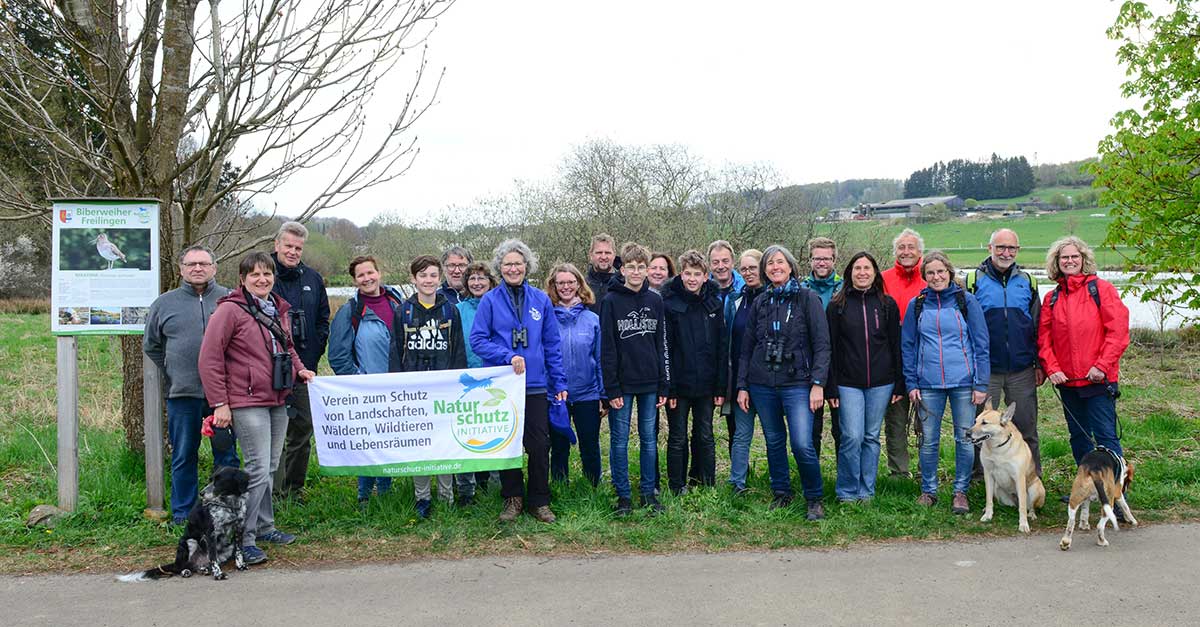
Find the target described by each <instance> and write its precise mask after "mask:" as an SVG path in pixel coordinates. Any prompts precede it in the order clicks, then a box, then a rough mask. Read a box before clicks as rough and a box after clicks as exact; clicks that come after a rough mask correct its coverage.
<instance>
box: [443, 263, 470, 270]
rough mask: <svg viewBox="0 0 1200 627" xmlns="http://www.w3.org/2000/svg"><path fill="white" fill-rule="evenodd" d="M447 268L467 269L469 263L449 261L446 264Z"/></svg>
mask: <svg viewBox="0 0 1200 627" xmlns="http://www.w3.org/2000/svg"><path fill="white" fill-rule="evenodd" d="M446 269H447V270H466V269H467V264H465V263H448V264H446Z"/></svg>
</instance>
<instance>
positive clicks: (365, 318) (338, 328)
mask: <svg viewBox="0 0 1200 627" xmlns="http://www.w3.org/2000/svg"><path fill="white" fill-rule="evenodd" d="M383 289H385V290H387V293H388V294H391V295H392V296H393V297H395V301H394V302H391V305H392V312H395V311H396V303H402V302H404V297H403V296H401V295H400V291H399V290H397V289H396V288H394V287H392V286H390V285H385V286H383ZM356 307H359V300H358V294H355V295H354V296H353V297H351V298H350V300H348V301H346V304H345V305H342V308H341V309H338V310H337V314H335V315H334V316H333V324H332V325H331V326H330V328H329V367H330V368H332V369H333V372H334V374H378V373H380V372H387V371H388V350H389V349H390V347H391V343H392V334H391V332H389V331H388V328H387V323H385V322H384V321H383V320H380V319H379V316H377V315H375V312H374V311H372V310H371V308H370V307H367V308H366V309H364V310H363V313H362V320H360V321H359V323H358V332H357V333H355V331H354V325H353V324H352V318H353V316H354V309H355V308H356ZM356 357H357V361H356V360H355V358H356Z"/></svg>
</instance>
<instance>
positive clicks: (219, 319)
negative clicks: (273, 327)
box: [200, 288, 304, 409]
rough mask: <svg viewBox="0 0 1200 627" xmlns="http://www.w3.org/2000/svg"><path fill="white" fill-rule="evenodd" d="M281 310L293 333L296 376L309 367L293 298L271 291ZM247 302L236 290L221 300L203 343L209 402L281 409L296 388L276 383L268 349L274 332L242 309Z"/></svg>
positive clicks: (289, 333) (285, 326)
mask: <svg viewBox="0 0 1200 627" xmlns="http://www.w3.org/2000/svg"><path fill="white" fill-rule="evenodd" d="M270 298H271V300H272V301H273V302H274V303H275V307H276V308H277V309H278V310H279V319H280V321H282V323H283V331H284V334H285V335H286V336H287V351H288V353H290V354H291V356H292V374H293V375H296V374H298V373H299V372H300V371H301V370H303V369H304V364H303V363H301V362H300V357H299V356H298V355H297V354H296V349H295V347H293V346H292V331H291V322H290V320H288V316H287V310H288V309H289V306H288V303H287V301H285V300H283V299H282V298H278V297H277V296H276V295H274V294H271V295H270ZM239 303H241V304H245V303H246V297H245V296H244V295H243V293H242V290H241V289H240V288H239V289H235V290H233V291H232V292H230V293H229V295H227V296H225V297H224V298H222V299H221V300H219V301H217V310H216V311H214V312H213V314H212V317H211V318H209V319H208V327H207V328H205V330H204V341H203V342H201V343H200V381H201V382H202V383H203V384H204V395H205V396H206V397H208V404H209V405H214V406H215V405H216V404H218V403H225V404H227V405H229V408H230V409H238V408H240V407H278V406H279V405H283V404H284V400H285V399H287V396H288V394H289V393H290V392H291V390H274V389H272V387H271V375H272V370H273V366H272V361H271V352H270V350H269V349H268V348H267V346H268V345H269V344H271V340H272V337H271V333H270V332H269V331H267V330H266V329H265V328H264V327H263V326H262V325H261V324H259V323H258V322H257V321H256V320H255V319H254V317H253V316H251V315H250V314H249V313H247V312H246V310H245V309H242V307H241V305H239Z"/></svg>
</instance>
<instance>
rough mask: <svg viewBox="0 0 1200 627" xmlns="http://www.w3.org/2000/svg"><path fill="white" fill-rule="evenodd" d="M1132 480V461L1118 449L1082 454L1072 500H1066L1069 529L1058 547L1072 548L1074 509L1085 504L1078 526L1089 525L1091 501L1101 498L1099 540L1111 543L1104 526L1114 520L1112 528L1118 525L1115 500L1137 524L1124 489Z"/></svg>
mask: <svg viewBox="0 0 1200 627" xmlns="http://www.w3.org/2000/svg"><path fill="white" fill-rule="evenodd" d="M1131 483H1133V465H1132V464H1127V463H1125V458H1124V457H1121V456H1120V455H1117V453H1116V451H1112V450H1109V449H1106V448H1096V449H1093V450H1092V451H1091V452H1090V453H1088V454H1087V455H1084V456H1083V459H1082V460H1080V462H1079V472H1078V473H1076V475H1075V483H1074V484H1072V486H1071V500H1070V502H1069V503H1068V504H1067V530H1066V532H1065V533H1063V537H1062V540H1061V541H1059V543H1058V548H1060V549H1062V550H1064V551H1066V550H1067V549H1070V548H1071V532H1072V530H1073V529H1074V527H1075V512H1076V511H1077V510H1078V509H1079V508H1080V507H1082V508H1083V513H1082V515H1081V516H1080V517H1079V528H1080V529H1081V530H1086V529H1087V528H1088V506H1089V504H1090V503H1091V502H1092V501H1100V508H1101V511H1100V521H1099V522H1098V523H1097V525H1096V544H1098V545H1100V546H1108V538H1105V537H1104V527H1105V526H1107V525H1108V523H1109V521H1112V526H1113V529H1119V527H1118V526H1117V515H1116V513H1115V512H1114V511H1113V503H1116V504H1117V505H1120V506H1121V512H1122V513H1123V514H1125V518H1126V520H1128V521H1129V524H1131V525H1133V526H1134V527H1136V526H1137V524H1138V523H1137V519H1136V518H1134V517H1133V512H1131V511H1129V504H1128V503H1126V502H1125V492H1126V491H1127V490H1129V485H1130V484H1131Z"/></svg>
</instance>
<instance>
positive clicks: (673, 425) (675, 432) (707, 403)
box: [667, 395, 717, 492]
mask: <svg viewBox="0 0 1200 627" xmlns="http://www.w3.org/2000/svg"><path fill="white" fill-rule="evenodd" d="M675 400H676V405H675V409H670V408H669V407H668V409H667V485H668V487H670V489H671V491H673V492H678V491H679V490H680V489H682V488H683V487H684V485H686V483H687V479H688V477H687V476H685V475H687V474H688V453H689V446H688V415H689V414H691V417H692V441H691V447H690V452H691V453H692V471H693V473H692V476H693V478H694V479H695V480H696V482H697V483H700V484H701V485H709V486H711V485H714V484H715V483H716V478H717V460H716V442H715V441H714V439H713V424H712V420H713V402H712V401H713V398H712V396H711V395H705V396H690V397H689V396H680V397H677V398H676V399H675Z"/></svg>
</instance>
